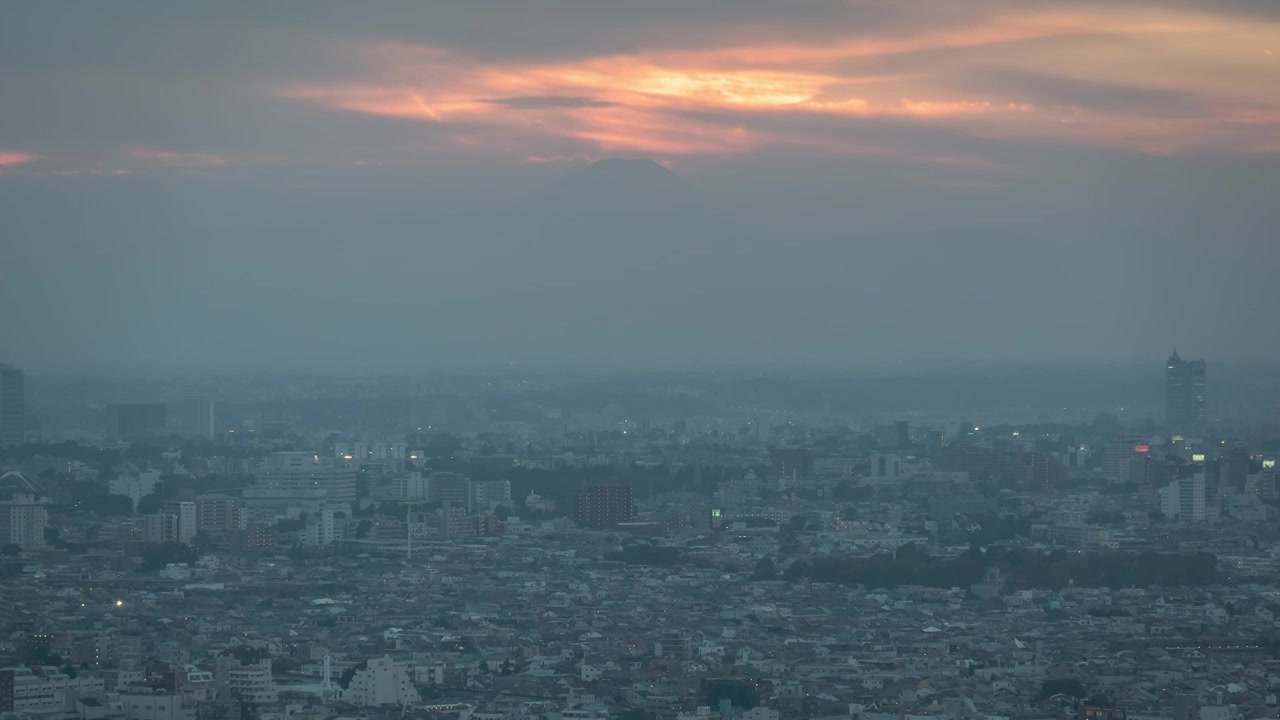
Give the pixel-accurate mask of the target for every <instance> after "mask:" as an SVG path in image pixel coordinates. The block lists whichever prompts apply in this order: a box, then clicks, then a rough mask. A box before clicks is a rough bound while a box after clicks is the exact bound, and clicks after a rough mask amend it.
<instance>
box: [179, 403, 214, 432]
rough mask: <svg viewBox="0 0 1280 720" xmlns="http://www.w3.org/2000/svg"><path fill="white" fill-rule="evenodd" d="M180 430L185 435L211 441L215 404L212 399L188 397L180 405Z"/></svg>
mask: <svg viewBox="0 0 1280 720" xmlns="http://www.w3.org/2000/svg"><path fill="white" fill-rule="evenodd" d="M180 407H181V416H182V430H183V432H185V433H186V434H187V435H191V436H194V437H199V438H204V439H206V440H212V439H213V437H214V421H215V416H214V413H215V404H214V400H213V398H209V397H203V396H196V397H189V398H187V399H186V400H183V401H182V404H181V406H180Z"/></svg>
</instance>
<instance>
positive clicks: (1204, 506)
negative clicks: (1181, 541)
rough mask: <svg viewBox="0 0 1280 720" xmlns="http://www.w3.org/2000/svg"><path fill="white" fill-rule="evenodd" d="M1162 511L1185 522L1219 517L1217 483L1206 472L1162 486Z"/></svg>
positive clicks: (1211, 519)
mask: <svg viewBox="0 0 1280 720" xmlns="http://www.w3.org/2000/svg"><path fill="white" fill-rule="evenodd" d="M1160 512H1161V513H1163V514H1164V516H1165V517H1166V518H1167V519H1169V520H1178V521H1181V522H1184V523H1193V522H1194V523H1200V522H1211V521H1213V520H1217V519H1218V491H1217V483H1215V482H1211V481H1210V480H1209V479H1207V478H1206V476H1205V475H1204V473H1201V474H1198V475H1192V476H1188V477H1181V478H1178V479H1176V480H1174V481H1172V482H1170V483H1169V484H1168V485H1165V486H1164V487H1162V488H1160Z"/></svg>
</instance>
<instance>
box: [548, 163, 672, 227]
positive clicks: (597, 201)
mask: <svg viewBox="0 0 1280 720" xmlns="http://www.w3.org/2000/svg"><path fill="white" fill-rule="evenodd" d="M551 196H552V197H551V200H552V202H554V203H555V204H556V205H562V204H565V203H568V204H571V205H572V206H573V207H574V208H575V209H576V210H577V211H578V212H592V211H607V212H626V213H651V212H669V211H671V210H673V209H679V208H685V207H692V206H694V205H696V204H697V201H696V197H695V195H694V193H693V190H692V188H690V187H689V184H688V183H687V182H685V180H684V178H681V177H680V176H679V175H676V174H675V173H673V172H671V171H670V170H668V169H666V168H665V167H663V166H661V165H659V164H658V163H656V162H654V161H652V160H645V159H639V160H626V159H619V158H615V159H610V160H599V161H597V162H593V163H591V164H590V165H588V166H586V167H584V168H581V169H579V170H577V171H575V172H573V173H571V174H569V175H568V176H566V177H565V178H563V179H562V180H561V181H560V182H559V183H558V184H557V186H556V187H555V188H553V189H552V192H551Z"/></svg>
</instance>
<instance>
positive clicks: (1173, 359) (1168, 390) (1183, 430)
mask: <svg viewBox="0 0 1280 720" xmlns="http://www.w3.org/2000/svg"><path fill="white" fill-rule="evenodd" d="M1206 385H1207V372H1206V365H1205V361H1204V360H1183V359H1182V358H1180V357H1178V351H1177V350H1176V349H1175V350H1174V351H1173V354H1172V355H1170V356H1169V361H1168V362H1167V363H1165V373H1164V403H1165V422H1166V424H1167V425H1168V430H1169V433H1170V434H1172V435H1184V436H1196V435H1199V434H1201V433H1203V432H1204V430H1205V423H1206V420H1207V417H1206V414H1205V394H1206Z"/></svg>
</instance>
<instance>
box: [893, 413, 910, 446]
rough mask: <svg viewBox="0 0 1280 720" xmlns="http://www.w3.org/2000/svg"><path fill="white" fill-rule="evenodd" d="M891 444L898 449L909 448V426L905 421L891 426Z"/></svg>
mask: <svg viewBox="0 0 1280 720" xmlns="http://www.w3.org/2000/svg"><path fill="white" fill-rule="evenodd" d="M893 443H894V445H895V446H897V447H898V448H907V447H911V425H910V424H909V423H907V421H906V420H899V421H898V422H895V423H894V424H893Z"/></svg>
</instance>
